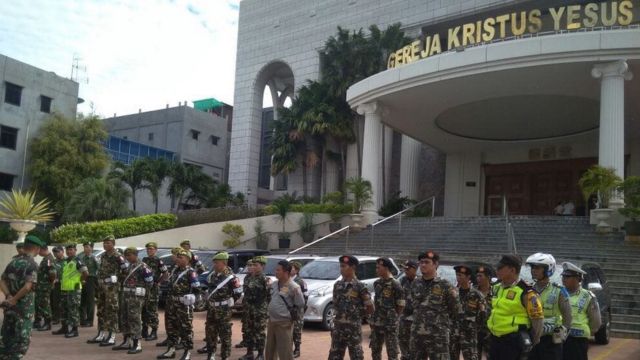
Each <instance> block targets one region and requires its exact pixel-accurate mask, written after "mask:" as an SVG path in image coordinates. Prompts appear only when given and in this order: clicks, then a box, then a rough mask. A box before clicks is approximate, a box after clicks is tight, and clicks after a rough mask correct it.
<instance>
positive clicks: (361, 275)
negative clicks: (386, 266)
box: [356, 261, 378, 280]
mask: <svg viewBox="0 0 640 360" xmlns="http://www.w3.org/2000/svg"><path fill="white" fill-rule="evenodd" d="M356 276H357V277H358V279H360V280H368V279H373V278H376V277H378V276H377V274H376V263H375V261H369V262H362V263H360V264H358V266H357V267H356Z"/></svg>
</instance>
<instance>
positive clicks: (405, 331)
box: [398, 260, 418, 360]
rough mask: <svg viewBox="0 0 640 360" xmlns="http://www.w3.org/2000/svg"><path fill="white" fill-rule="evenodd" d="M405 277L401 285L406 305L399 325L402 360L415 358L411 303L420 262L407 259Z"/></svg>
mask: <svg viewBox="0 0 640 360" xmlns="http://www.w3.org/2000/svg"><path fill="white" fill-rule="evenodd" d="M402 268H403V270H404V277H402V280H400V286H402V291H403V293H404V299H405V307H404V309H403V310H402V315H400V321H399V327H398V342H399V343H400V352H401V353H402V360H413V358H414V356H413V355H412V353H411V326H412V325H413V307H412V305H411V286H412V285H413V282H414V281H415V279H416V273H417V271H418V263H417V262H415V261H413V260H407V261H405V263H404V264H403V265H402Z"/></svg>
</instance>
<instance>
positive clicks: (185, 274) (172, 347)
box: [157, 249, 200, 360]
mask: <svg viewBox="0 0 640 360" xmlns="http://www.w3.org/2000/svg"><path fill="white" fill-rule="evenodd" d="M190 261H191V256H190V254H189V252H187V251H186V250H184V249H181V250H179V251H178V252H177V254H176V269H175V271H174V272H173V274H172V275H171V276H170V277H169V294H168V297H170V298H171V301H168V302H167V305H166V307H165V314H166V321H167V323H168V324H167V336H168V339H167V347H168V348H167V351H165V352H164V353H163V354H161V355H158V357H157V358H158V359H173V358H174V357H175V353H176V345H177V344H178V342H180V343H181V344H182V347H183V348H184V353H183V354H182V357H181V358H180V360H189V359H191V349H192V348H193V305H194V304H195V302H196V296H195V295H194V293H195V292H197V291H198V290H199V289H200V282H199V281H198V274H197V273H196V272H195V270H193V269H192V268H191V267H190V266H189V263H190Z"/></svg>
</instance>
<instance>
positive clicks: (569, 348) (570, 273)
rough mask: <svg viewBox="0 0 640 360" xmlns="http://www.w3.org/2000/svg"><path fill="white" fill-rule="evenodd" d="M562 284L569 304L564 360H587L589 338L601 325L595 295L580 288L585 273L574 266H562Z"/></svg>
mask: <svg viewBox="0 0 640 360" xmlns="http://www.w3.org/2000/svg"><path fill="white" fill-rule="evenodd" d="M562 269H563V271H562V283H563V284H564V286H565V287H566V288H567V291H568V292H569V303H570V304H571V315H572V320H571V327H570V328H569V336H568V337H567V340H566V342H565V343H564V347H563V359H564V360H587V359H588V355H587V352H588V350H589V337H590V336H591V334H594V333H595V332H596V331H598V329H599V328H600V326H601V325H602V319H601V318H600V306H599V305H598V300H597V299H596V297H595V295H594V294H593V293H592V292H591V291H589V290H586V289H583V288H582V285H581V284H582V277H583V276H584V275H585V274H586V272H585V271H584V270H582V269H580V268H579V267H577V266H576V265H574V264H572V263H570V262H565V263H563V264H562Z"/></svg>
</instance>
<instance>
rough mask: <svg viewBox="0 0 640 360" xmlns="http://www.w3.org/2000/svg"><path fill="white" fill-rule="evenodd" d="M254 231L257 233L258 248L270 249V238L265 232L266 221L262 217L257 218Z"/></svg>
mask: <svg viewBox="0 0 640 360" xmlns="http://www.w3.org/2000/svg"><path fill="white" fill-rule="evenodd" d="M253 231H254V232H255V233H256V248H258V249H260V250H267V249H269V238H268V237H267V236H266V235H265V233H264V221H262V219H258V220H256V225H255V226H254V227H253Z"/></svg>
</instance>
